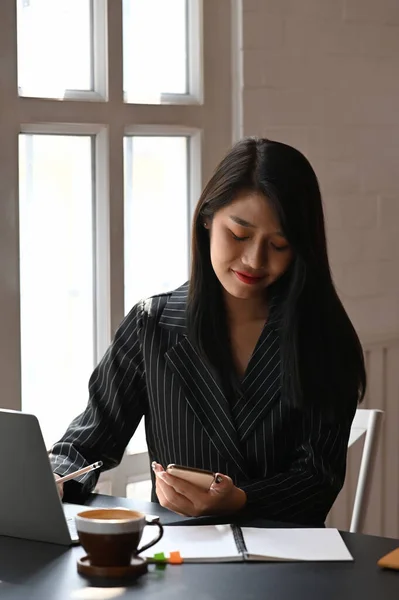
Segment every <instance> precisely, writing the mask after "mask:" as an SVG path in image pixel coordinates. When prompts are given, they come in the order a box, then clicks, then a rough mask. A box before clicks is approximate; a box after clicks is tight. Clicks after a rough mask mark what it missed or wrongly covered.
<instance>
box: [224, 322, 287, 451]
mask: <svg viewBox="0 0 399 600" xmlns="http://www.w3.org/2000/svg"><path fill="white" fill-rule="evenodd" d="M280 324H281V323H280V318H279V316H278V315H277V314H274V315H273V314H272V315H271V317H270V319H269V320H268V322H267V323H266V325H265V327H264V328H263V331H262V333H261V335H260V338H259V340H258V342H257V344H256V347H255V350H254V352H253V354H252V357H251V359H250V361H249V363H248V367H247V370H246V372H245V375H244V379H243V381H242V385H241V389H242V393H241V394H240V395H239V397H238V399H237V401H236V403H235V404H234V405H233V407H232V412H233V416H234V420H235V423H236V427H237V430H238V435H239V438H240V441H241V442H243V441H245V440H246V439H247V438H248V437H249V435H250V434H251V433H252V432H253V430H254V429H255V428H256V426H257V425H258V423H259V422H260V421H262V420H263V419H264V418H265V415H266V414H267V412H268V411H269V410H270V409H271V407H272V406H273V404H274V403H275V402H277V401H278V400H280V395H281V358H280V333H279V330H280Z"/></svg>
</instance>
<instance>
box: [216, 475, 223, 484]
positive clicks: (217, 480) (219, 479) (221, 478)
mask: <svg viewBox="0 0 399 600" xmlns="http://www.w3.org/2000/svg"><path fill="white" fill-rule="evenodd" d="M222 481H223V477H222V476H221V475H219V474H218V475H216V477H215V483H222Z"/></svg>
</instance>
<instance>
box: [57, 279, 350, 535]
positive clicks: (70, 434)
mask: <svg viewBox="0 0 399 600" xmlns="http://www.w3.org/2000/svg"><path fill="white" fill-rule="evenodd" d="M187 291H188V285H187V284H185V285H184V286H182V287H180V288H179V289H177V290H175V291H174V292H172V293H170V294H161V295H159V296H155V297H153V298H150V299H148V300H145V301H143V302H140V303H139V304H137V305H136V306H135V307H134V308H133V309H132V310H131V312H130V313H129V314H128V315H127V317H126V318H125V319H124V321H123V322H122V324H121V326H120V328H119V329H118V331H117V333H116V336H115V338H114V341H113V343H112V345H111V346H110V348H109V349H108V351H107V352H106V354H105V356H104V358H103V359H102V360H101V362H100V364H99V365H98V367H97V368H96V369H95V371H94V373H93V375H92V376H91V378H90V382H89V393H90V396H89V402H88V405H87V408H86V410H85V411H84V412H83V413H82V414H81V415H80V416H78V417H77V418H76V419H75V420H74V421H73V422H72V423H71V425H70V426H69V428H68V430H67V431H66V433H65V435H64V436H63V437H62V439H61V440H60V441H59V442H58V443H56V444H55V445H54V447H53V449H52V457H51V460H52V463H53V469H54V471H55V472H56V473H58V474H60V475H64V474H66V473H68V472H70V471H72V470H75V469H77V468H80V467H82V466H85V465H87V464H88V463H90V462H94V461H96V460H100V459H101V460H103V462H104V465H105V468H107V469H109V468H112V467H115V466H117V464H118V463H119V462H120V460H121V458H122V456H123V453H124V451H125V448H126V446H127V444H128V442H129V440H130V438H131V436H132V435H133V433H134V431H135V430H136V428H137V426H138V424H139V422H140V420H141V418H142V416H143V415H144V416H145V426H146V436H147V443H148V451H149V456H150V461H152V460H156V461H157V462H159V463H161V464H162V465H163V466H164V467H165V466H166V465H167V464H169V463H177V464H182V465H187V466H192V467H198V468H205V469H210V470H212V471H219V472H221V473H225V474H228V475H230V476H231V477H232V479H233V481H234V482H235V484H236V485H238V486H239V487H241V488H242V489H244V490H245V492H246V494H247V498H248V503H247V506H248V509H250V507H251V506H252V507H253V508H254V509H255V508H256V509H257V512H258V511H260V512H261V513H262V514H263V515H264V516H265V517H267V518H274V519H279V520H287V521H291V522H298V523H306V524H319V523H321V522H323V521H324V519H325V517H326V515H327V513H328V511H329V509H330V507H331V505H332V504H333V502H334V500H335V498H336V496H337V494H338V492H339V490H340V488H341V487H342V485H343V481H344V477H345V468H346V455H347V444H348V437H349V432H350V426H351V422H352V419H353V416H354V413H355V410H356V402H354V403H353V404H352V405H351V406H348V413H347V416H346V418H345V417H344V418H343V417H342V416H341V417H340V418H338V417H337V418H336V419H333V418H331V417H329V418H327V417H326V416H325V415H323V414H322V412H321V410H320V409H316V408H309V409H306V410H302V409H298V408H295V407H292V406H291V405H290V404H289V403H288V402H287V401H286V400H285V398H284V397H282V394H281V386H280V374H281V372H280V346H279V321H278V317H277V314H276V313H275V312H274V313H273V311H272V312H271V315H270V318H269V320H268V322H267V324H266V325H265V327H264V329H263V331H262V334H261V336H260V338H259V340H258V343H257V345H256V348H255V350H254V353H253V355H252V357H251V359H250V362H249V364H248V368H247V371H246V374H245V377H244V379H243V380H242V393H241V394H240V395H239V397H237V398H235V399H234V401H233V402H232V401H228V399H227V398H226V396H225V395H224V393H223V390H222V388H221V385H220V383H219V382H218V379H217V377H216V376H215V375H214V374H213V373H212V372H211V371H210V370H209V368H208V367H207V366H206V364H205V363H204V361H203V360H202V359H201V357H200V355H199V354H198V352H197V351H196V349H195V348H194V347H193V345H192V344H191V342H190V341H189V339H188V338H187V336H186V315H185V311H186V302H187ZM151 476H152V477H153V475H152V473H151ZM97 477H98V473H97V472H96V473H92V474H90V475H86V476H83V477H82V478H80V485H79V486H78V487H79V488H80V490H82V491H83V490H84V491H85V492H87V491H90V490H91V489H93V487H94V486H95V483H96V480H97ZM68 486H69V487H68ZM74 486H75V487H74ZM73 488H74V490H75V491H76V489H77V483H76V482H69V483H67V484H66V485H65V495H66V497H67V496H68V492H70V490H72V489H73ZM153 500H156V497H155V492H154V491H153Z"/></svg>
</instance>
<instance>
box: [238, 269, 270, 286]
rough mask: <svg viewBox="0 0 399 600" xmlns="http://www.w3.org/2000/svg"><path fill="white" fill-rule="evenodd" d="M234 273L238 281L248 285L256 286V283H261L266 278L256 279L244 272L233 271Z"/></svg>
mask: <svg viewBox="0 0 399 600" xmlns="http://www.w3.org/2000/svg"><path fill="white" fill-rule="evenodd" d="M233 273H234V275H235V276H236V277H237V279H239V280H240V281H242V282H243V283H247V284H248V285H254V284H255V283H259V281H261V280H262V279H263V278H264V276H262V277H254V276H253V275H250V274H249V273H243V272H242V271H233Z"/></svg>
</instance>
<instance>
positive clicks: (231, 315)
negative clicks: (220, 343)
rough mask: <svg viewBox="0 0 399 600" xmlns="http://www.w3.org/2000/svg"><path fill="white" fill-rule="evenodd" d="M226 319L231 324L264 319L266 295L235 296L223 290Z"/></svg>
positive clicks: (265, 314)
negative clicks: (249, 297) (255, 296)
mask: <svg viewBox="0 0 399 600" xmlns="http://www.w3.org/2000/svg"><path fill="white" fill-rule="evenodd" d="M224 304H225V307H226V312H227V320H228V322H229V323H230V324H231V325H245V324H246V323H253V322H254V321H266V319H267V316H268V306H267V300H266V296H263V297H259V298H251V299H248V298H245V299H244V298H235V297H234V296H231V295H230V294H229V293H228V292H224Z"/></svg>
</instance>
